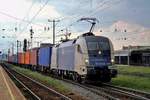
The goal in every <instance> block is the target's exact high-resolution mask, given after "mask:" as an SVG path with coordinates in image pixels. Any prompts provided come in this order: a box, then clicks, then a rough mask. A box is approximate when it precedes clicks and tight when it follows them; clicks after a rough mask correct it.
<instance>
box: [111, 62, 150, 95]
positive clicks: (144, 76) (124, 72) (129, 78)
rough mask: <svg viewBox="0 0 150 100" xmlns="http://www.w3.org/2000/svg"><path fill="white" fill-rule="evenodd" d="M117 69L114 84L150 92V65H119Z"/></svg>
mask: <svg viewBox="0 0 150 100" xmlns="http://www.w3.org/2000/svg"><path fill="white" fill-rule="evenodd" d="M117 70H118V72H119V74H118V76H117V78H113V79H112V84H114V85H119V86H123V87H128V88H133V89H137V90H142V91H146V92H150V67H142V66H128V65H117Z"/></svg>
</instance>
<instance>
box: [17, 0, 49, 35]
mask: <svg viewBox="0 0 150 100" xmlns="http://www.w3.org/2000/svg"><path fill="white" fill-rule="evenodd" d="M48 2H49V0H47V1H46V2H45V3H44V4H43V6H42V7H40V9H39V10H38V11H37V13H36V14H35V15H34V16H33V17H32V18H31V20H30V21H29V23H28V24H27V25H26V27H24V28H23V29H22V30H21V32H20V33H23V32H24V31H25V30H26V29H27V27H28V26H29V25H30V24H31V23H32V21H33V20H34V19H35V18H36V17H37V16H38V14H39V13H40V12H41V11H42V10H43V9H44V7H45V6H46V5H47V4H48Z"/></svg>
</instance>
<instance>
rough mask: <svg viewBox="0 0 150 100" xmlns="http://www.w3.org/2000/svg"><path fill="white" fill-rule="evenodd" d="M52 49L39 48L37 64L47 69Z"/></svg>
mask: <svg viewBox="0 0 150 100" xmlns="http://www.w3.org/2000/svg"><path fill="white" fill-rule="evenodd" d="M51 55H52V47H41V48H40V49H39V56H38V64H39V65H40V66H44V67H49V66H50V64H51Z"/></svg>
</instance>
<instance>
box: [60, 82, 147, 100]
mask: <svg viewBox="0 0 150 100" xmlns="http://www.w3.org/2000/svg"><path fill="white" fill-rule="evenodd" d="M61 80H63V81H66V82H69V83H71V84H74V85H78V86H80V87H82V88H85V89H87V90H89V91H91V92H93V93H96V94H97V95H100V96H102V97H104V98H106V99H109V100H150V94H149V93H146V92H141V91H136V90H132V89H127V88H123V87H117V86H113V85H109V84H105V83H103V84H101V85H100V86H94V85H91V84H85V83H84V84H79V83H76V82H73V81H71V80H67V79H61Z"/></svg>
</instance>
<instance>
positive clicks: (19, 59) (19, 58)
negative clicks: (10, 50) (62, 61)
mask: <svg viewBox="0 0 150 100" xmlns="http://www.w3.org/2000/svg"><path fill="white" fill-rule="evenodd" d="M18 64H21V53H20V52H19V53H18Z"/></svg>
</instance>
